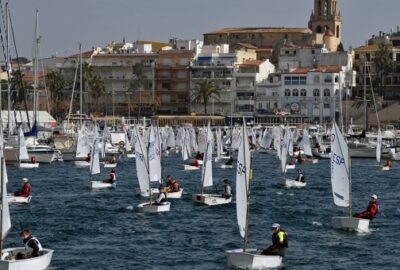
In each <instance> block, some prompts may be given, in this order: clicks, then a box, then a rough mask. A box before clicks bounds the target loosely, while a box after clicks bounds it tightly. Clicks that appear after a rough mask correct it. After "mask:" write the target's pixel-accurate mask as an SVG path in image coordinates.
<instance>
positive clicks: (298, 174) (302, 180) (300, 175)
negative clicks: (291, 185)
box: [295, 169, 306, 183]
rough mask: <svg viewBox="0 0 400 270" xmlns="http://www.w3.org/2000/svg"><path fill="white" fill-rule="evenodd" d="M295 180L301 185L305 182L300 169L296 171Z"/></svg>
mask: <svg viewBox="0 0 400 270" xmlns="http://www.w3.org/2000/svg"><path fill="white" fill-rule="evenodd" d="M295 180H296V181H299V182H303V183H304V182H306V178H305V177H304V174H303V172H302V171H301V170H300V169H298V170H297V177H296V179H295Z"/></svg>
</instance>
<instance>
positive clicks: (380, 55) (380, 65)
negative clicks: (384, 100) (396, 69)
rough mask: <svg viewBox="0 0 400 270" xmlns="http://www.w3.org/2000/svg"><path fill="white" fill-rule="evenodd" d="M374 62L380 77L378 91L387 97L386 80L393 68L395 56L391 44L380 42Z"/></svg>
mask: <svg viewBox="0 0 400 270" xmlns="http://www.w3.org/2000/svg"><path fill="white" fill-rule="evenodd" d="M374 64H375V68H376V73H377V77H378V93H379V94H380V96H383V97H385V92H386V84H385V80H386V78H387V76H388V75H389V74H390V73H391V72H392V69H393V58H392V53H391V51H390V50H389V45H387V44H379V47H378V50H377V51H376V52H375V57H374Z"/></svg>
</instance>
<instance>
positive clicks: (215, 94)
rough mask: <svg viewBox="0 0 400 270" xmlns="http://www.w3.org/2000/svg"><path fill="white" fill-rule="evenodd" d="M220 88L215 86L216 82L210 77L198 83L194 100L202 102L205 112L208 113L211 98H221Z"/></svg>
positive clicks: (193, 95)
mask: <svg viewBox="0 0 400 270" xmlns="http://www.w3.org/2000/svg"><path fill="white" fill-rule="evenodd" d="M219 97H220V89H219V88H217V87H215V85H214V82H213V81H210V80H209V79H205V80H204V81H202V82H200V83H197V84H196V88H195V89H194V92H193V94H192V97H191V98H192V102H202V103H203V104H204V113H205V114H207V105H208V102H209V100H210V99H214V100H219Z"/></svg>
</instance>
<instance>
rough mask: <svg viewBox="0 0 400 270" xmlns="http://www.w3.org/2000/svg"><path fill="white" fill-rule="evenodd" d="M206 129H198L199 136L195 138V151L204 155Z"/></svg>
mask: <svg viewBox="0 0 400 270" xmlns="http://www.w3.org/2000/svg"><path fill="white" fill-rule="evenodd" d="M207 132H208V131H207V128H205V127H203V128H200V129H199V135H198V136H197V151H199V152H200V153H205V152H206V150H207Z"/></svg>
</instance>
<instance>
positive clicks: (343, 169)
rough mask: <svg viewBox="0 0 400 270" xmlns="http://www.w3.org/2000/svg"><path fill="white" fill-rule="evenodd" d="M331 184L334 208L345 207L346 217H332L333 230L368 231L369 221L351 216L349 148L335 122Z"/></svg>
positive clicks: (332, 139) (333, 128)
mask: <svg viewBox="0 0 400 270" xmlns="http://www.w3.org/2000/svg"><path fill="white" fill-rule="evenodd" d="M331 182H332V193H333V202H334V203H335V205H336V206H339V207H347V208H348V209H349V215H348V216H341V217H333V218H332V226H333V228H335V229H344V230H356V231H361V232H365V231H369V230H368V226H369V219H362V218H355V217H352V215H351V172H350V162H349V148H348V146H347V143H346V141H345V140H344V137H343V135H342V133H341V132H340V130H339V127H338V126H337V124H336V122H333V127H332V134H331Z"/></svg>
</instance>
